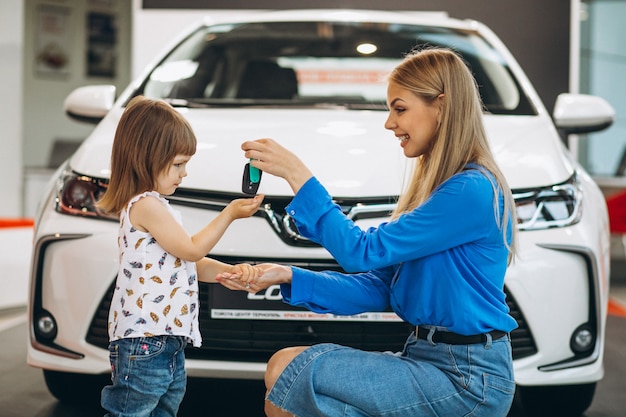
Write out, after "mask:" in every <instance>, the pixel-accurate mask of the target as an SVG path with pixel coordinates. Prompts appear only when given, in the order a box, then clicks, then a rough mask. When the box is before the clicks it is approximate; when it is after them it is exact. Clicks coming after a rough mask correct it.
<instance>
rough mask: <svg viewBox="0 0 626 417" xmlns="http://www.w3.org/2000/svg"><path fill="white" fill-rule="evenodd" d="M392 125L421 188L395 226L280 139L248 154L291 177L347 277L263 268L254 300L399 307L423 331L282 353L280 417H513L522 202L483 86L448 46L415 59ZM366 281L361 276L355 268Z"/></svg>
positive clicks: (302, 224) (307, 228) (348, 309)
mask: <svg viewBox="0 0 626 417" xmlns="http://www.w3.org/2000/svg"><path fill="white" fill-rule="evenodd" d="M387 104H388V106H389V116H388V118H387V121H386V122H385V127H386V128H387V129H389V130H390V131H392V132H393V134H394V136H395V137H396V138H397V139H398V140H399V144H400V147H401V149H402V152H403V153H404V155H405V156H406V157H407V158H415V159H416V170H415V172H414V174H413V177H412V180H411V183H410V184H409V185H408V187H407V188H406V190H405V191H404V193H403V195H402V196H401V197H400V199H399V201H398V207H397V209H396V211H395V213H394V215H393V216H392V220H391V221H389V222H387V223H383V224H381V225H380V226H378V227H377V228H370V229H368V230H362V229H360V228H359V227H358V226H357V225H355V224H354V223H353V222H352V221H351V220H350V219H348V218H347V217H346V216H345V215H344V214H343V213H342V211H341V208H340V207H339V206H337V205H336V204H334V203H333V201H332V198H331V196H330V195H329V194H328V192H327V191H326V189H325V188H324V187H323V186H322V185H321V184H320V183H319V181H317V179H316V178H315V177H313V174H312V173H311V171H310V170H309V169H308V168H307V167H306V166H305V165H304V164H303V163H302V162H301V161H300V160H299V159H298V158H297V157H296V156H295V155H294V154H292V153H291V152H289V151H288V150H286V149H285V148H283V147H281V146H280V145H278V144H277V143H276V142H274V141H273V140H270V139H260V140H258V141H250V142H245V143H244V144H243V145H242V148H243V149H244V150H245V156H246V157H248V158H253V162H252V165H254V166H256V167H257V168H260V169H262V170H263V171H265V172H266V173H270V174H274V175H278V176H280V177H283V178H285V179H286V180H287V182H288V183H289V184H290V185H291V188H292V189H293V191H294V193H295V197H294V199H293V201H292V202H291V203H290V204H289V206H288V207H287V212H288V213H290V214H291V215H292V217H293V218H294V219H295V221H296V225H297V227H298V230H299V231H300V233H301V234H303V235H305V236H306V237H308V238H310V239H312V240H313V241H315V242H318V243H320V244H322V245H323V246H324V247H325V248H326V249H327V250H328V251H329V252H330V253H331V254H332V255H333V257H334V258H335V259H336V260H337V262H339V264H340V265H341V266H342V267H343V269H344V270H346V271H352V272H355V273H352V274H345V273H344V274H342V273H339V272H334V271H323V272H315V271H309V270H305V269H302V268H296V267H287V266H282V265H271V264H267V265H261V266H260V267H262V268H263V269H264V272H263V275H261V276H260V277H257V278H256V281H254V282H248V283H247V284H248V286H246V282H245V279H244V280H237V279H233V280H229V279H227V278H228V275H227V274H224V275H223V276H222V277H218V279H219V280H220V282H221V283H222V284H223V285H225V286H227V287H229V288H232V289H242V290H247V291H250V292H255V291H259V290H261V289H263V288H267V287H268V286H269V285H273V284H281V292H282V295H283V299H284V300H285V301H286V302H288V303H290V304H292V305H298V306H302V307H306V308H309V309H311V310H313V311H316V312H320V313H329V312H330V313H334V314H341V315H349V314H357V313H361V312H364V311H384V310H385V309H387V308H388V307H392V308H393V310H394V311H395V312H396V313H397V314H398V316H400V317H401V318H402V319H403V320H405V321H406V322H409V323H411V324H413V325H414V326H416V328H415V331H414V332H412V333H411V335H409V337H408V340H407V342H406V344H405V347H404V349H403V350H402V351H401V352H398V353H396V354H390V353H389V352H365V351H361V350H358V349H353V348H349V347H345V346H339V345H336V344H331V343H325V344H318V345H315V346H310V347H307V346H297V347H292V348H286V349H283V350H280V351H279V352H277V353H276V354H275V355H274V356H273V357H272V358H271V359H270V361H269V363H268V365H267V371H266V373H265V384H266V387H267V389H268V395H267V398H266V403H265V411H266V414H267V415H268V416H271V417H279V416H293V415H296V416H298V417H314V416H321V415H323V416H326V417H339V416H348V415H350V416H362V417H366V416H383V415H384V416H387V417H406V416H433V417H434V416H470V415H471V416H474V417H504V416H506V415H507V413H508V411H509V407H510V405H511V402H512V400H513V394H514V390H515V381H514V378H513V360H512V358H511V342H510V338H509V334H508V333H509V332H510V331H511V330H513V329H514V328H515V327H517V324H516V322H515V320H514V319H513V317H511V315H510V314H509V309H508V307H507V304H506V300H505V293H504V290H503V287H504V275H505V272H506V268H507V264H508V261H509V260H510V259H511V258H512V256H513V254H514V253H515V245H514V242H515V237H514V235H515V224H516V221H515V211H514V210H515V207H514V202H513V198H512V194H511V191H510V189H509V186H508V185H507V183H506V181H505V179H504V176H503V175H502V173H501V172H500V169H499V168H498V166H497V164H496V162H495V160H494V157H493V155H492V153H491V150H490V148H489V144H488V142H487V138H486V135H485V131H484V128H483V124H482V106H481V102H480V97H479V94H478V89H477V87H476V82H475V81H474V79H473V77H472V75H471V72H470V71H469V69H468V68H467V66H466V65H465V63H464V62H463V60H462V59H461V58H460V57H459V56H458V55H457V54H456V53H454V52H453V51H450V50H447V49H437V48H431V49H423V50H420V51H416V52H414V53H412V54H410V55H409V56H407V57H406V59H405V60H404V61H403V62H402V63H400V64H399V65H398V66H397V67H396V68H395V69H394V70H393V71H392V73H391V75H390V77H389V83H388V88H387ZM357 272H360V273H357Z"/></svg>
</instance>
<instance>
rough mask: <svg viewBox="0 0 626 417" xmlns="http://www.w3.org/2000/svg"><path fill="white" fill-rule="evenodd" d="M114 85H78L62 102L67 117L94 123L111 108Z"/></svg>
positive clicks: (113, 98) (113, 100) (113, 97)
mask: <svg viewBox="0 0 626 417" xmlns="http://www.w3.org/2000/svg"><path fill="white" fill-rule="evenodd" d="M114 102H115V86H114V85H89V86H85V87H78V88H77V89H75V90H74V91H72V92H71V93H70V94H69V95H68V96H67V97H66V98H65V101H64V102H63V109H64V110H65V114H67V115H68V117H70V118H72V119H74V120H77V121H79V122H86V123H93V124H96V123H98V122H99V121H100V120H102V118H104V116H106V114H107V113H108V112H109V110H111V108H113V103H114Z"/></svg>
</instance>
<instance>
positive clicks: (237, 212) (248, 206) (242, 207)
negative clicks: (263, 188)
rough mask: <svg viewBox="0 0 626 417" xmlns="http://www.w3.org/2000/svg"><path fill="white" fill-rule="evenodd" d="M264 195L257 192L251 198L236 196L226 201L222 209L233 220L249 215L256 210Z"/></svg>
mask: <svg viewBox="0 0 626 417" xmlns="http://www.w3.org/2000/svg"><path fill="white" fill-rule="evenodd" d="M264 197H265V196H264V195H263V194H259V195H255V196H254V197H253V198H238V199H236V200H233V201H231V202H230V203H228V205H227V206H226V207H225V208H224V211H225V212H227V213H228V214H229V215H230V217H231V218H232V219H233V220H235V219H243V218H245V217H250V216H252V215H253V214H254V213H256V212H257V210H258V209H259V207H260V206H261V203H262V202H263V198H264Z"/></svg>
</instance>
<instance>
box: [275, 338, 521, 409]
mask: <svg viewBox="0 0 626 417" xmlns="http://www.w3.org/2000/svg"><path fill="white" fill-rule="evenodd" d="M514 393H515V382H514V378H513V361H512V357H511V341H510V338H509V336H508V335H506V336H504V337H501V338H500V339H497V340H492V338H491V337H490V336H488V337H487V338H486V342H485V343H479V344H469V345H450V344H445V343H434V342H432V341H430V340H422V339H417V338H416V337H415V333H412V334H411V335H410V336H409V338H408V340H407V342H406V344H405V346H404V349H403V351H402V352H399V353H391V352H365V351H361V350H358V349H353V348H349V347H345V346H340V345H336V344H329V343H324V344H319V345H314V346H312V347H310V348H307V349H306V350H305V351H303V352H302V353H300V354H299V355H298V356H296V357H295V358H294V360H293V361H292V362H291V363H290V364H289V365H288V366H287V367H286V368H285V370H284V371H283V372H282V374H281V375H280V377H279V378H278V379H277V381H276V383H275V384H274V386H273V387H272V389H271V390H270V392H269V394H268V396H267V400H268V401H270V402H271V403H273V404H274V405H276V406H277V407H279V408H281V409H283V410H286V411H289V412H290V413H292V414H294V415H296V416H297V417H340V416H341V417H357V416H358V417H365V416H384V417H410V416H433V417H435V416H473V417H482V416H484V417H498V416H502V417H504V416H506V415H507V413H508V411H509V409H510V407H511V404H512V401H513V395H514Z"/></svg>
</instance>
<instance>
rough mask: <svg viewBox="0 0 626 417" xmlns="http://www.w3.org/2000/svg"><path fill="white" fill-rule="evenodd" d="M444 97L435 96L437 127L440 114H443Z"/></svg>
mask: <svg viewBox="0 0 626 417" xmlns="http://www.w3.org/2000/svg"><path fill="white" fill-rule="evenodd" d="M445 97H446V95H445V94H443V93H441V94H439V95H438V96H437V127H439V125H440V124H441V114H442V113H443V100H444V99H445Z"/></svg>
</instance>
